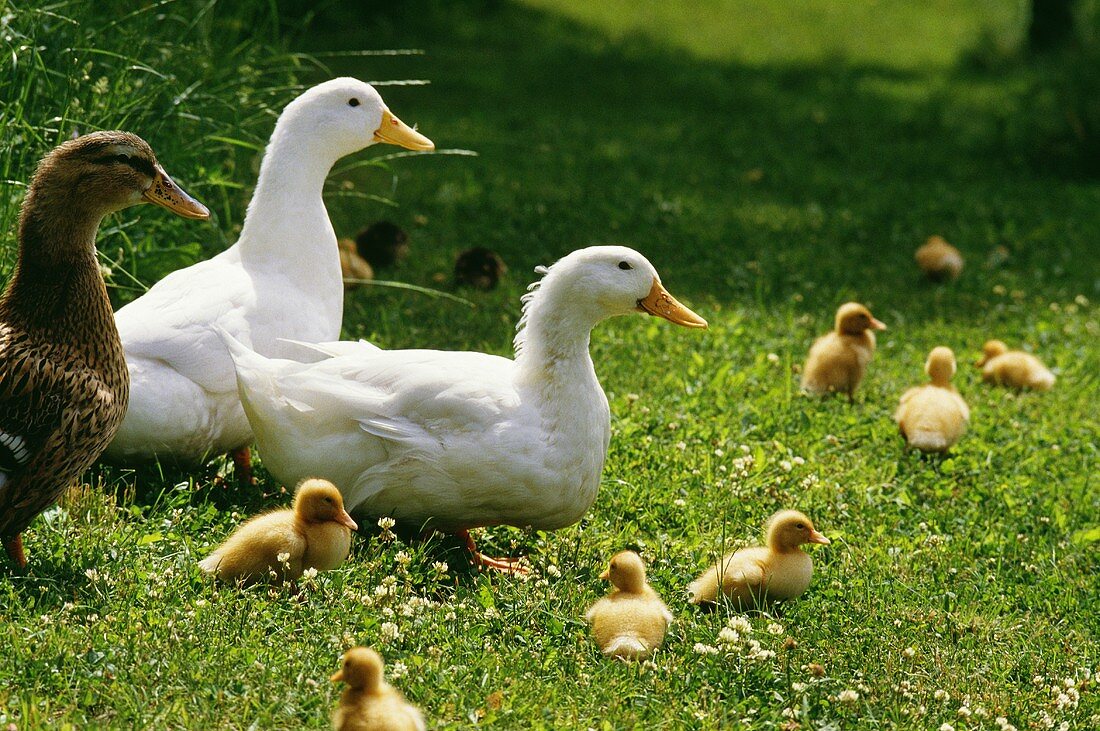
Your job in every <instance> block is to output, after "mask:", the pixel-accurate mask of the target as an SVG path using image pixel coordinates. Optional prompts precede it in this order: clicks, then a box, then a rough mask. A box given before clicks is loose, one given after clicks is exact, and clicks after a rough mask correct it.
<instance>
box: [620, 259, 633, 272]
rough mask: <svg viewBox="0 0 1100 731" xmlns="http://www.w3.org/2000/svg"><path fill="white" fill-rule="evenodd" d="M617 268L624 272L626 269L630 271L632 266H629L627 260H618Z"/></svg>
mask: <svg viewBox="0 0 1100 731" xmlns="http://www.w3.org/2000/svg"><path fill="white" fill-rule="evenodd" d="M619 268H620V269H622V270H623V271H624V272H627V271H630V270H631V269H633V268H634V267H632V266H630V264H629V263H628V262H625V261H620V262H619Z"/></svg>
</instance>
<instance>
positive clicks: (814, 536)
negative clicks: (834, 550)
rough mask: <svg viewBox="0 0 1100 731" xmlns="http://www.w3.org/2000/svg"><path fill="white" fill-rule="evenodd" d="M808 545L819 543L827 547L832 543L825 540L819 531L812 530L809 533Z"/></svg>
mask: <svg viewBox="0 0 1100 731" xmlns="http://www.w3.org/2000/svg"><path fill="white" fill-rule="evenodd" d="M810 543H820V544H821V545H823V546H827V545H829V544H830V543H832V541H830V540H829V539H828V538H826V537H825V535H824V534H823V533H821V531H816V530H813V531H810Z"/></svg>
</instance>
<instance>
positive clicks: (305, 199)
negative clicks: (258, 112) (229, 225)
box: [237, 119, 340, 272]
mask: <svg viewBox="0 0 1100 731" xmlns="http://www.w3.org/2000/svg"><path fill="white" fill-rule="evenodd" d="M292 127H293V124H292V123H291V122H288V121H286V120H282V119H280V120H279V123H278V124H277V125H276V126H275V132H274V133H273V134H272V135H271V141H270V142H269V143H268V145H267V150H266V151H265V152H264V157H263V162H261V163H260V177H259V180H258V181H257V183H256V190H255V192H254V193H253V195H252V201H251V202H250V203H249V204H248V213H247V214H246V215H245V219H244V226H243V227H242V229H241V236H240V239H239V241H238V244H237V246H238V248H239V250H240V254H241V257H242V259H249V258H252V257H255V258H256V259H257V260H260V261H264V262H272V263H275V262H277V263H279V264H280V265H281V266H283V267H285V268H287V269H289V270H292V271H303V270H304V271H310V270H314V269H315V268H316V267H318V266H319V265H320V264H322V263H323V265H324V268H326V269H330V270H331V269H335V270H336V271H337V272H338V271H339V268H340V254H339V252H338V251H337V248H336V234H335V233H334V232H333V230H332V224H331V223H330V222H329V218H328V211H327V210H326V209H325V203H324V200H323V199H322V198H321V192H322V190H323V189H324V185H325V178H326V177H328V174H329V171H330V170H331V169H332V166H333V165H334V164H335V163H336V160H337V159H338V158H337V156H336V155H335V154H334V153H333V152H332V151H326V150H325V149H324V146H323V145H321V144H319V142H318V141H317V140H316V139H314V138H311V137H310V136H309V135H308V134H307V135H303V134H300V133H297V134H296V133H294V131H293V130H292Z"/></svg>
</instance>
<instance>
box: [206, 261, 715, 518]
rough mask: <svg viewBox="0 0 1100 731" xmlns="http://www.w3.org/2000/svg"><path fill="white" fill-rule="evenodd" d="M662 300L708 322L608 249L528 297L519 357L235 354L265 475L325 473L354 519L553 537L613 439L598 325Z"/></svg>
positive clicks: (575, 512) (341, 349)
mask: <svg viewBox="0 0 1100 731" xmlns="http://www.w3.org/2000/svg"><path fill="white" fill-rule="evenodd" d="M624 266H625V267H626V268H622V267H624ZM658 288H659V289H660V292H661V293H662V294H663V295H664V296H665V297H666V298H667V299H666V300H665V301H666V302H672V303H674V304H675V305H676V307H679V308H680V310H677V311H675V312H674V314H673V315H671V316H669V319H672V320H673V321H674V322H680V323H681V324H687V325H694V326H704V325H705V322H704V321H702V320H701V318H698V316H696V315H694V314H693V313H690V311H689V310H686V308H683V307H682V305H679V303H675V300H672V299H671V298H670V297H668V295H667V293H665V292H664V290H663V288H660V285H659V278H658V277H657V273H656V271H655V270H654V269H653V267H652V265H651V264H650V263H649V262H648V261H647V260H646V259H645V258H644V257H643V256H642V255H641V254H638V253H637V252H635V251H633V250H631V249H627V248H625V247H617V246H614V247H612V246H601V247H591V248H588V249H582V250H580V251H577V252H574V253H572V254H570V255H569V256H567V257H565V258H563V259H562V260H561V261H559V262H558V263H557V264H555V265H554V266H553V267H551V268H550V269H549V270H548V271H547V273H546V276H545V277H544V278H543V280H542V281H541V283H540V284H539V286H537V287H535V288H533V290H532V291H531V292H530V293H529V294H528V295H527V296H526V297H525V298H524V299H525V302H524V315H523V319H522V320H521V329H520V332H519V333H518V335H517V336H516V351H517V354H516V358H515V360H511V359H508V358H502V357H499V356H494V355H487V354H484V353H474V352H448V351H437V350H394V351H383V350H378V349H376V348H374V347H373V346H370V345H368V344H365V343H364V344H351V343H338V344H321V345H320V346H319V348H320V349H322V350H328V351H329V352H337V353H339V354H338V355H335V356H333V357H330V358H328V359H325V360H322V361H319V362H317V363H311V364H303V363H298V362H294V361H289V360H277V359H269V358H266V357H264V356H260V355H257V354H256V353H255V352H253V351H251V350H250V349H248V348H247V347H245V346H244V345H242V344H240V343H238V342H234V341H232V340H231V339H229V338H227V342H228V344H229V346H230V349H231V352H232V355H233V360H234V362H235V363H236V367H237V379H238V384H239V388H240V394H241V400H242V403H243V404H244V408H245V411H246V412H247V413H248V416H249V419H250V421H251V422H252V426H253V428H254V430H255V434H256V440H257V444H258V446H259V448H260V453H261V455H262V457H263V460H264V466H265V467H266V468H267V469H268V470H269V471H270V472H271V473H272V474H273V475H274V476H275V477H276V478H278V479H279V480H280V481H283V482H285V483H288V484H290V483H293V482H295V481H296V480H297V479H299V476H305V475H308V476H319V477H324V478H325V479H328V480H330V481H332V482H333V483H334V484H335V485H336V486H337V487H338V488H339V489H340V491H341V492H342V493H343V494H344V499H345V502H346V504H347V505H348V509H349V510H357V511H359V512H362V513H367V514H372V515H390V516H394V517H397V518H401V519H405V520H407V521H410V522H412V523H414V524H424V525H427V524H430V525H431V526H432V527H435V528H439V529H442V530H461V529H465V528H471V527H475V526H483V525H494V524H509V525H518V526H531V527H534V528H538V529H544V530H551V529H555V528H561V527H563V526H566V525H570V524H572V523H574V522H576V521H577V520H579V519H580V517H581V516H582V515H583V514H584V513H585V511H587V510H588V508H589V506H590V505H591V504H592V502H593V501H594V500H595V497H596V492H597V488H598V486H599V479H600V472H601V470H602V468H603V462H604V457H605V455H606V454H607V447H608V443H609V440H610V434H611V429H610V411H609V409H608V403H607V398H606V397H605V396H604V393H603V390H602V388H601V387H600V384H599V381H598V380H597V378H596V372H595V369H594V367H593V364H592V359H591V357H590V356H589V353H588V344H589V335H590V332H591V330H592V327H593V326H594V325H595V324H596V323H597V322H599V321H600V320H602V319H605V318H607V317H610V316H613V315H621V314H627V313H629V312H631V311H633V310H636V309H638V307H639V302H640V301H642V300H645V299H647V298H650V297H652V296H654V295H653V292H654V291H655V290H657V289H658ZM683 313H688V315H690V316H691V318H694V320H692V319H691V318H689V317H687V316H686V315H684V314H683ZM659 314H665V313H659ZM676 318H680V319H676Z"/></svg>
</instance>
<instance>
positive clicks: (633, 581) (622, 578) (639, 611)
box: [584, 551, 672, 660]
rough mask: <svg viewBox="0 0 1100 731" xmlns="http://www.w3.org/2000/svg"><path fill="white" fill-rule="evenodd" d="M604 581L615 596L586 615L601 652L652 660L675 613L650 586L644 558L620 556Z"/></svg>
mask: <svg viewBox="0 0 1100 731" xmlns="http://www.w3.org/2000/svg"><path fill="white" fill-rule="evenodd" d="M600 578H601V579H605V580H608V581H610V582H611V586H612V589H611V593H610V594H608V595H607V596H606V597H604V598H603V599H600V600H599V601H598V602H596V603H595V604H593V605H592V606H591V607H589V609H588V611H587V612H585V614H584V618H585V619H587V620H588V621H589V623H591V625H592V636H593V637H595V639H596V644H598V645H599V646H600V651H601V652H603V654H604V655H606V656H608V657H617V658H619V659H620V660H638V659H642V658H645V657H649V656H650V655H651V654H653V651H654V650H656V649H657V648H658V647H660V646H661V643H662V642H663V641H664V639H665V630H667V629H668V625H669V624H670V623H671V622H672V613H671V612H669V611H668V607H666V606H665V603H664V602H663V601H661V597H660V596H658V595H657V592H655V591H653V589H652V587H650V585H649V584H647V583H646V580H645V564H644V563H642V557H641V556H639V555H638V554H636V553H634V552H633V551H622V552H621V553H617V554H615V555H614V556H613V557H612V558H611V563H610V564H609V565H608V567H607V570H606V571H604V572H603V573H602V574H600Z"/></svg>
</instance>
